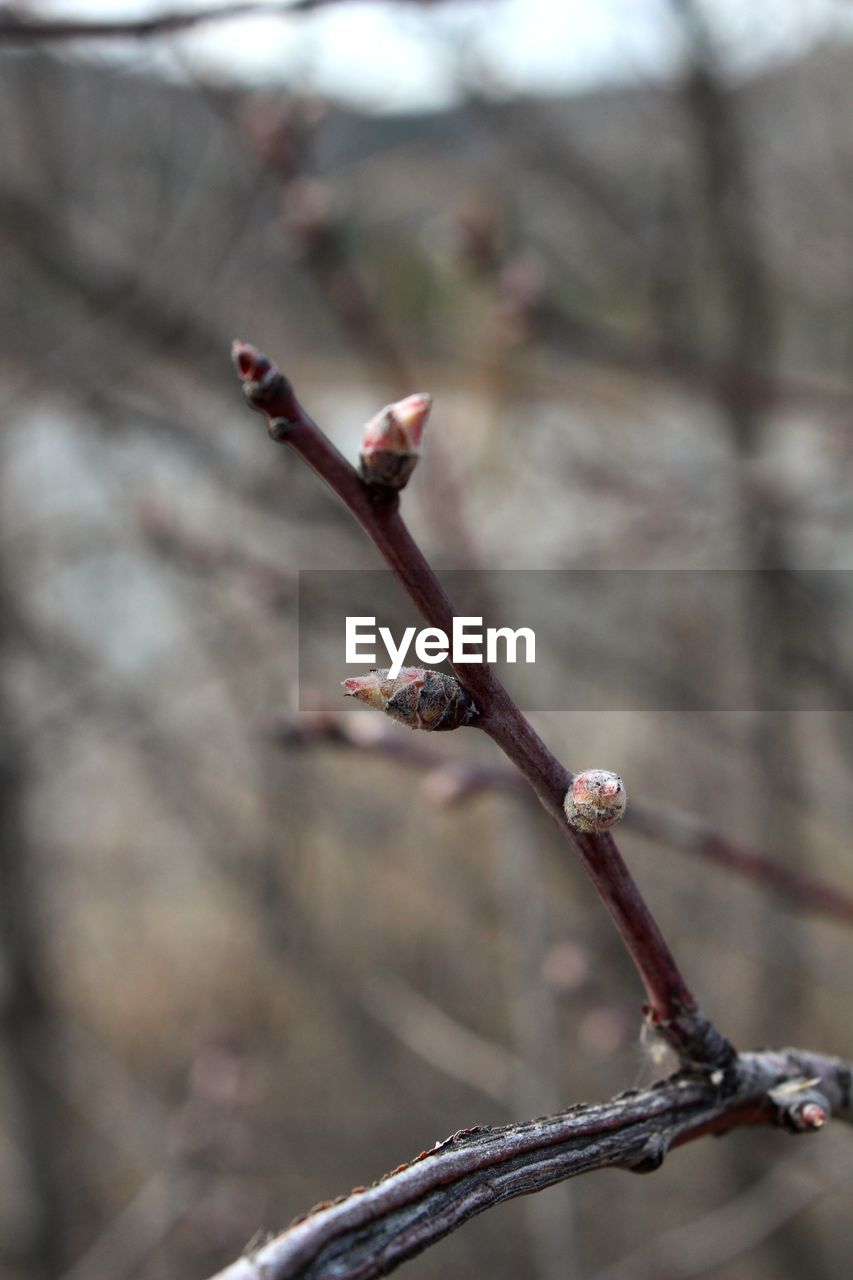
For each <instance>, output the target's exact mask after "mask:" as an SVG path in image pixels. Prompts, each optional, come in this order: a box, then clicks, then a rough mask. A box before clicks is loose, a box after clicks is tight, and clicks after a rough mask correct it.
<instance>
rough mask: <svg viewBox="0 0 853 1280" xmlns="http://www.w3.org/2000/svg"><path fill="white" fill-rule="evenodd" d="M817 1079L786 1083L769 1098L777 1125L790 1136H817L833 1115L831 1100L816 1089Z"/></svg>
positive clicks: (770, 1092) (777, 1088) (788, 1081)
mask: <svg viewBox="0 0 853 1280" xmlns="http://www.w3.org/2000/svg"><path fill="white" fill-rule="evenodd" d="M819 1083H820V1081H819V1079H818V1077H816V1076H815V1077H813V1078H812V1079H808V1080H807V1079H805V1078H802V1079H796V1080H786V1081H785V1082H784V1083H783V1084H780V1085H777V1087H776V1088H775V1089H771V1090H770V1091H769V1092H768V1094H767V1096H768V1098H769V1099H770V1102H771V1103H772V1104H773V1107H774V1108H775V1119H776V1123H777V1124H778V1125H780V1126H781V1127H782V1128H783V1129H787V1130H788V1132H789V1133H815V1132H816V1131H817V1130H818V1129H822V1128H823V1127H824V1125H825V1124H826V1122H827V1121H828V1119H829V1117H830V1116H831V1114H832V1107H831V1105H830V1103H829V1101H828V1099H827V1098H826V1097H825V1096H824V1094H823V1093H821V1092H820V1090H819V1089H816V1088H815V1085H817V1084H819Z"/></svg>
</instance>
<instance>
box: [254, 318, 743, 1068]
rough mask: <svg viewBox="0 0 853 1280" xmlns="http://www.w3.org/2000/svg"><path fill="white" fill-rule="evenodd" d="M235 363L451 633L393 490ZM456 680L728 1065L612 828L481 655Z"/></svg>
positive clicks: (274, 386)
mask: <svg viewBox="0 0 853 1280" xmlns="http://www.w3.org/2000/svg"><path fill="white" fill-rule="evenodd" d="M233 353H234V362H235V367H236V369H237V373H238V375H239V377H240V379H241V381H242V383H243V390H244V393H245V395H246V399H247V401H248V403H249V405H250V406H251V407H252V408H254V409H256V410H258V412H260V413H263V414H265V415H266V417H267V420H268V422H269V430H270V434H271V436H272V437H273V439H274V440H277V441H283V442H285V443H287V444H289V445H290V446H291V448H293V449H295V451H296V452H297V453H298V454H299V455H300V456H301V457H302V458H303V459H304V460H305V461H306V462H307V463H308V464H309V466H311V467H312V468H313V470H314V471H316V472H317V474H318V475H319V476H320V478H321V479H322V480H324V481H325V483H326V484H327V485H328V486H329V487H330V488H331V489H332V490H333V492H334V493H336V494H337V496H338V497H339V498H340V499H341V501H342V502H343V503H344V505H345V506H346V507H347V508H348V510H349V511H351V512H352V514H353V515H354V516H355V517H356V519H357V520H358V522H359V524H360V525H361V526H362V528H363V529H364V531H365V533H367V535H368V537H369V538H370V539H371V541H372V542H373V544H374V546H375V547H376V548H377V550H378V551H379V552H380V554H381V555H382V557H383V558H384V560H385V561H386V563H387V564H388V565H389V567H390V568H391V570H392V571H393V573H394V575H395V577H396V578H397V580H398V582H399V583H400V585H401V586H402V587H403V588H404V590H405V591H406V593H407V594H408V596H409V598H410V599H411V600H412V602H413V603H414V605H415V607H416V608H417V609H418V611H419V612H420V613H421V615H422V616H423V617H424V618H425V619H426V620H427V622H429V623H430V625H431V626H434V627H438V628H440V629H441V630H442V631H444V632H446V633H447V634H450V633H451V632H452V630H453V618H454V609H453V606H452V604H451V603H450V600H449V599H448V597H447V596H446V595H445V593H444V590H443V588H442V587H441V585H440V583H439V581H438V579H437V578H436V576H435V574H434V573H433V571H432V569H431V568H430V566H429V564H428V562H427V560H426V559H425V557H424V555H423V553H422V551H421V549H420V547H419V546H418V545H417V543H416V542H415V540H414V539H413V537H412V535H411V534H410V533H409V530H408V528H407V527H406V525H405V523H404V522H403V519H402V517H401V515H400V510H399V495H397V494H390V495H389V494H387V493H385V492H384V491H383V494H382V496H379V497H377V495H376V492H375V491H374V490H372V489H371V488H370V487H369V486H368V485H366V484H365V483H364V481H363V480H362V479H361V477H360V476H359V475H358V473H357V472H356V471H355V469H354V468H353V467H352V466H351V465H350V463H349V462H347V460H346V458H344V457H343V455H342V454H341V453H340V452H339V451H338V450H337V449H336V448H335V446H334V445H333V444H332V443H331V441H330V440H329V439H328V438H327V437H326V436H325V435H324V434H323V432H322V431H321V430H320V428H319V427H318V426H317V425H316V423H315V422H314V421H313V420H312V418H311V417H310V416H309V414H308V413H307V412H306V411H305V409H304V408H303V407H302V405H301V404H300V403H299V401H298V400H297V398H296V396H295V395H294V392H293V388H292V387H291V385H290V383H289V382H288V381H287V379H286V378H284V377H283V376H282V375H281V374H280V373H279V372H278V370H277V369H275V367H274V366H273V365H272V364H271V363H270V361H269V360H268V359H267V357H266V356H263V355H261V354H260V352H258V351H256V350H255V348H254V347H251V346H248V345H247V344H245V343H240V342H235V344H234V352H233ZM456 674H457V676H458V678H459V680H460V682H461V683H462V684H463V685H464V687H465V688H466V689H467V691H468V693H469V694H470V695H471V697H472V699H473V701H474V703H475V705H476V707H477V709H478V711H479V715H478V716H477V720H476V724H477V727H478V728H480V729H482V730H483V731H484V732H485V733H486V734H488V736H489V737H490V738H492V740H493V741H494V742H495V743H496V744H497V745H498V746H499V747H500V748H501V750H502V751H503V752H504V754H505V755H506V756H507V757H508V758H509V759H510V760H511V761H512V763H513V764H514V765H515V766H516V768H517V769H518V770H519V771H520V772H521V773H522V774H523V775H524V777H525V778H526V779H527V781H528V782H529V783H530V785H531V786H532V788H533V790H534V791H535V792H536V795H537V796H538V797H539V800H540V803H541V804H542V806H543V807H544V809H545V810H546V811H547V812H548V813H549V814H550V815H551V817H552V818H553V819H554V821H555V822H556V823H557V825H558V827H559V828H560V830H561V831H562V832H563V834H564V836H565V837H566V839H567V840H568V841H569V842H570V844H571V845H572V847H573V849H574V851H575V853H576V854H577V856H578V857H579V858H580V861H581V863H582V865H583V867H584V869H585V870H586V872H587V875H588V876H589V878H590V879H591V880H592V882H593V885H594V886H595V888H596V890H597V892H598V895H599V897H600V898H601V900H602V902H603V903H604V905H605V907H606V908H607V911H608V912H609V914H610V917H611V919H612V920H613V922H614V924H615V925H616V928H617V929H618V931H619V934H620V936H621V937H622V940H623V942H624V944H625V946H626V948H627V950H628V952H629V954H630V955H631V958H632V960H633V961H634V965H635V967H636V969H637V972H638V973H639V975H640V978H641V979H642V982H643V985H644V987H645V991H646V995H647V998H648V1016H649V1020H650V1022H651V1023H652V1024H653V1025H654V1026H656V1027H657V1028H658V1029H659V1031H660V1033H661V1034H662V1035H663V1036H664V1037H665V1038H666V1040H667V1041H668V1042H669V1044H670V1045H671V1046H672V1048H673V1049H674V1050H675V1051H676V1052H677V1053H678V1054H679V1056H680V1058H681V1059H682V1061H684V1062H693V1063H702V1064H704V1065H706V1066H712V1067H716V1066H720V1065H725V1064H728V1063H729V1062H730V1061H731V1059H732V1056H733V1050H732V1047H731V1045H730V1044H729V1043H728V1041H727V1040H726V1039H725V1037H724V1036H722V1035H721V1034H720V1033H719V1032H718V1031H717V1030H716V1028H715V1027H713V1026H712V1025H711V1023H710V1022H709V1021H708V1019H707V1018H706V1017H705V1016H704V1015H703V1014H702V1013H701V1012H700V1010H699V1006H698V1004H697V1001H696V999H695V997H694V996H693V993H692V992H691V991H690V989H689V988H688V986H687V983H686V982H685V980H684V978H683V977H682V975H681V972H680V970H679V968H678V965H677V964H676V962H675V958H674V956H673V955H672V953H671V951H670V949H669V947H668V945H667V943H666V941H665V940H664V937H663V934H662V933H661V931H660V929H659V927H658V924H657V921H656V920H655V919H654V916H653V915H652V913H651V911H650V910H649V907H648V906H647V904H646V902H645V900H644V899H643V896H642V894H641V893H640V890H639V888H638V887H637V885H636V883H635V881H634V878H633V876H632V875H631V873H630V871H629V870H628V867H627V866H626V864H625V862H624V861H623V859H622V855H621V854H620V852H619V849H618V847H617V845H616V842H615V840H614V839H613V837H612V835H611V834H610V833H609V832H606V831H605V832H599V833H597V834H593V835H587V834H582V833H581V832H579V831H577V830H575V829H573V828H572V827H570V826H569V824H568V822H567V820H566V817H565V813H564V810H563V800H564V798H565V795H566V792H567V791H568V789H569V787H570V785H571V783H572V778H573V775H572V774H571V772H570V771H569V770H568V769H567V768H566V767H565V766H564V765H562V764H561V763H560V762H559V760H557V759H556V757H555V756H554V755H553V754H552V753H551V751H549V749H548V747H546V745H545V743H544V742H543V741H542V739H541V738H540V737H539V735H538V734H537V733H536V731H535V730H534V729H533V726H532V725H531V724H530V722H529V721H528V720H527V719H526V717H525V716H524V715H523V714H522V712H521V711H520V710H519V708H518V707H517V706H516V704H515V703H514V702H513V700H512V698H511V697H510V696H509V694H508V693H507V691H506V689H505V688H504V686H503V685H502V684H501V682H500V681H499V680H498V678H497V677H496V676H495V675H494V673H493V672H492V670H491V669H490V667H489V666H488V664H486V663H470V664H464V665H460V667H459V668H458V669H456Z"/></svg>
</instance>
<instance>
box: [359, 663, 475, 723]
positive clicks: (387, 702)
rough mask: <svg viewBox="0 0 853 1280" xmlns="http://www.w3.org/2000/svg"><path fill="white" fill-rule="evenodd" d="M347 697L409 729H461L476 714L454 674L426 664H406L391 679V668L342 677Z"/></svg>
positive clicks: (467, 695) (468, 697) (472, 704)
mask: <svg viewBox="0 0 853 1280" xmlns="http://www.w3.org/2000/svg"><path fill="white" fill-rule="evenodd" d="M341 683H342V685H343V687H344V688H345V689H346V697H348V698H358V700H359V702H365V703H366V704H367V705H368V706H369V707H375V708H376V710H377V711H384V712H385V714H386V716H390V717H391V719H392V720H397V721H399V723H400V724H406V725H408V726H409V728H410V729H426V730H429V731H434V730H446V729H459V728H460V727H461V726H462V725H465V724H470V722H471V720H472V719H473V717H474V716H475V715H476V714H477V709H476V707H475V706H474V703H473V702H472V701H471V696H470V694H469V693H467V692H466V690H465V689H463V687H462V685H461V684H460V683H459V681H458V680H457V679H456V677H455V676H448V675H445V674H444V672H443V671H430V670H429V669H428V668H425V667H403V669H402V670H401V672H400V674H399V675H398V676H396V677H394V678H393V679H392V677H391V676H390V675H389V672H388V669H387V668H385V669H378V670H376V671H371V672H370V674H369V675H366V676H353V677H352V678H350V679H349V680H342V681H341Z"/></svg>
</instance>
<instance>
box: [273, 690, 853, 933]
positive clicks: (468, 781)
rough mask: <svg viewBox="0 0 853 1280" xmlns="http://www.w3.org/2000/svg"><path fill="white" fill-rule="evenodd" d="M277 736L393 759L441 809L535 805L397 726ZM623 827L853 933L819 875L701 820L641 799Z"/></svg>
mask: <svg viewBox="0 0 853 1280" xmlns="http://www.w3.org/2000/svg"><path fill="white" fill-rule="evenodd" d="M272 732H273V737H274V739H275V741H276V742H277V743H278V744H279V745H280V746H282V747H285V748H290V747H312V746H319V745H322V744H324V743H328V744H331V745H333V746H337V747H351V748H356V749H357V750H359V751H365V750H367V751H372V752H373V753H374V754H377V755H382V756H386V757H389V758H393V759H394V760H396V761H397V763H398V764H401V765H407V766H409V767H412V768H416V769H421V770H423V772H424V780H423V786H424V789H425V790H426V791H427V792H428V794H429V797H430V799H431V800H433V801H435V802H437V803H444V804H456V803H459V802H460V801H462V800H466V799H468V798H470V797H471V796H473V795H476V794H478V793H479V792H482V791H500V792H505V793H508V794H511V795H514V796H517V797H518V798H519V799H524V800H529V801H533V800H534V798H535V797H533V795H532V794H531V792H530V788H529V787H526V786H525V785H524V782H523V780H522V779H521V778H520V777H519V775H518V773H517V772H516V771H515V770H514V769H510V768H508V767H507V766H505V765H501V764H479V763H477V762H474V761H470V760H462V759H459V758H458V757H457V758H455V759H452V758H448V757H447V756H446V755H445V753H444V751H442V750H440V749H438V748H437V747H434V746H433V745H432V744H431V743H430V742H421V741H420V740H414V741H413V740H412V739H411V737H410V736H408V735H403V734H401V733H400V732H399V731H398V730H395V729H394V728H393V726H390V725H386V724H385V723H384V722H383V721H381V720H379V721H377V720H375V719H373V718H368V717H367V716H361V715H359V714H357V713H356V714H355V715H353V716H350V717H346V716H332V715H327V714H318V715H299V716H293V717H287V718H285V717H282V718H281V719H280V720H279V721H277V723H276V724H275V725H274V727H273V731H272ZM622 825H623V826H624V827H630V828H631V829H633V830H634V831H636V832H637V833H638V834H640V835H643V836H648V837H649V839H651V840H659V841H661V843H663V844H665V845H668V846H669V847H670V848H671V849H675V850H676V851H679V852H682V853H693V854H696V855H697V857H700V858H704V859H705V860H706V862H712V863H714V864H715V865H716V866H719V867H723V868H725V869H726V870H727V871H732V872H734V873H735V875H739V876H743V877H744V878H745V879H747V880H751V881H752V882H753V883H754V884H756V885H758V886H760V887H761V888H764V889H768V890H770V891H771V892H773V893H775V894H777V895H778V896H779V897H780V898H783V899H784V900H785V902H786V903H787V905H788V906H790V907H793V908H794V909H795V910H798V911H802V912H804V913H807V914H810V915H815V916H821V917H823V918H825V919H827V920H834V921H835V922H836V923H838V924H845V925H849V926H853V896H851V895H850V894H848V893H845V892H844V890H843V889H839V888H838V887H836V886H835V885H832V884H828V883H826V882H825V881H822V880H818V879H817V878H816V877H814V876H808V875H804V874H803V873H801V872H799V871H794V870H791V869H790V868H788V867H785V866H783V865H782V864H781V863H779V862H777V861H776V860H775V859H774V858H772V857H770V856H769V854H765V853H760V852H758V851H757V850H753V849H747V848H744V847H743V846H742V845H740V844H738V843H737V842H736V841H733V840H729V839H728V838H727V837H726V836H724V835H722V834H721V833H720V832H719V831H717V830H715V828H714V827H712V826H711V824H710V823H708V822H705V821H704V819H702V818H697V817H695V816H694V815H692V814H688V813H682V812H680V811H679V810H677V809H664V808H660V807H659V806H657V805H651V804H648V803H644V802H643V801H640V800H638V801H632V803H631V804H630V805H629V806H628V809H627V811H626V814H625V817H624V819H623V824H622Z"/></svg>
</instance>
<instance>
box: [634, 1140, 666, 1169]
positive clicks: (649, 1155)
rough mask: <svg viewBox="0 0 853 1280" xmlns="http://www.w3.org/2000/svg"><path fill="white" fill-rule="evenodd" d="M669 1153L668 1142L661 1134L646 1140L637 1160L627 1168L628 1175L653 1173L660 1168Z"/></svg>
mask: <svg viewBox="0 0 853 1280" xmlns="http://www.w3.org/2000/svg"><path fill="white" fill-rule="evenodd" d="M668 1151H669V1140H668V1139H667V1138H666V1137H665V1135H664V1134H662V1133H653V1134H651V1136H650V1137H649V1138H648V1139H647V1141H646V1143H645V1145H644V1146H643V1148H642V1150H641V1151H640V1152H639V1153H638V1155H637V1158H636V1159H635V1160H634V1161H633V1162H632V1163H631V1164H630V1165H628V1166H627V1169H628V1172H629V1173H654V1172H655V1171H656V1170H657V1169H659V1168H660V1167H661V1165H662V1164H663V1162H664V1159H665V1158H666V1155H667V1152H668Z"/></svg>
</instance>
